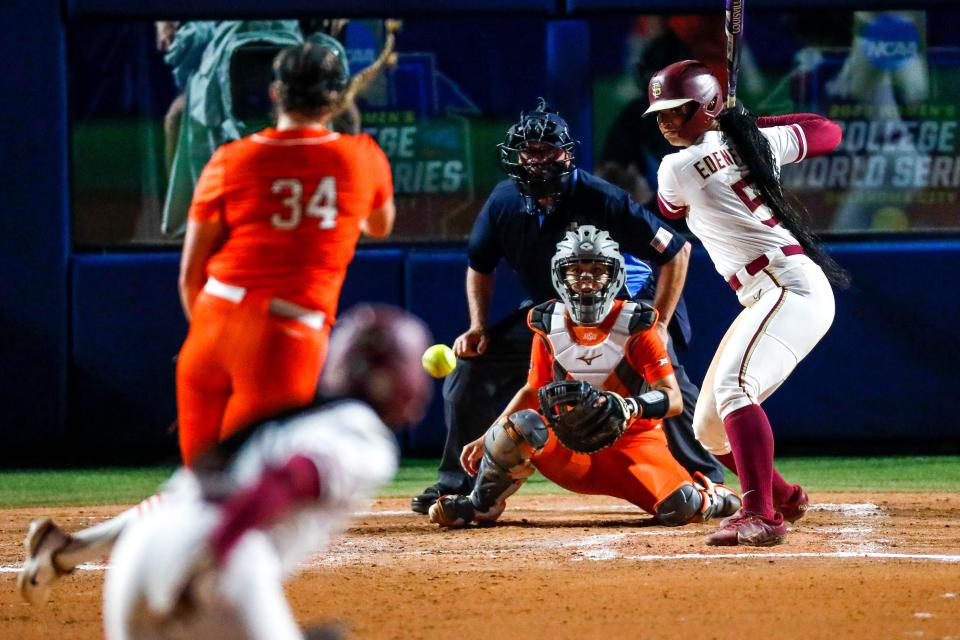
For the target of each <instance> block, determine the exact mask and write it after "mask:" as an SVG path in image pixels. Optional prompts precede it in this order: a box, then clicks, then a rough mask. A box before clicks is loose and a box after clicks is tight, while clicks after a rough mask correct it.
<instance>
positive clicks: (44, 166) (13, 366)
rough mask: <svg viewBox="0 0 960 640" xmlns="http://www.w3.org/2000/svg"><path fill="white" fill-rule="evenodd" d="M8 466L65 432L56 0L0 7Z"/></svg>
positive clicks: (3, 396) (61, 106)
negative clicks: (19, 453)
mask: <svg viewBox="0 0 960 640" xmlns="http://www.w3.org/2000/svg"><path fill="white" fill-rule="evenodd" d="M0 24H2V25H6V26H5V27H4V28H3V30H4V34H3V37H2V38H0V59H2V60H4V61H5V62H4V89H3V90H2V91H0V114H2V117H0V166H3V168H4V170H3V175H2V177H0V193H3V215H2V216H0V273H2V274H3V277H2V278H0V300H2V301H3V302H2V304H0V332H2V335H3V336H4V339H3V343H2V344H3V346H2V347H0V349H2V350H0V362H2V363H3V371H4V375H3V384H0V406H2V407H3V421H2V423H0V443H2V444H3V445H5V446H3V447H0V450H2V451H4V456H2V457H0V461H2V462H7V463H9V462H13V461H14V459H13V458H12V457H8V455H9V454H10V453H11V450H12V448H14V447H16V448H19V446H23V445H29V444H37V443H42V442H49V441H56V440H57V439H59V438H61V437H62V436H63V434H64V426H65V425H64V422H65V415H66V411H65V405H66V403H65V399H66V369H67V241H68V232H67V194H68V190H67V188H66V185H67V178H66V175H67V146H66V145H67V121H66V96H65V94H66V77H65V70H64V60H63V57H64V32H63V25H62V23H61V21H60V6H59V3H57V2H55V1H53V0H46V1H42V2H29V1H27V0H11V1H9V2H3V3H0Z"/></svg>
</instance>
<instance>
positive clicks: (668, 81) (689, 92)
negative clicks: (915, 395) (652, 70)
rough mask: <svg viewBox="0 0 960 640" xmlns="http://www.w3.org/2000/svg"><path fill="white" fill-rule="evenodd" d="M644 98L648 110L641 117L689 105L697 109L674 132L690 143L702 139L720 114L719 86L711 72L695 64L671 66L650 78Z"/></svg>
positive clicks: (721, 95) (682, 63) (695, 62)
mask: <svg viewBox="0 0 960 640" xmlns="http://www.w3.org/2000/svg"><path fill="white" fill-rule="evenodd" d="M647 97H648V98H649V99H650V107H649V108H648V109H647V110H646V111H645V112H644V113H643V115H649V114H651V113H656V112H657V111H663V110H664V109H673V108H676V107H679V106H680V105H682V104H686V103H688V102H696V103H697V105H699V106H698V108H697V109H696V111H694V112H693V114H692V115H691V116H690V117H689V118H688V119H687V121H686V123H685V124H684V125H683V127H681V129H680V131H678V132H677V133H678V134H679V135H680V137H681V138H683V139H685V140H690V141H694V140H696V139H697V138H699V137H700V136H702V135H703V133H704V132H705V131H706V130H707V129H708V128H709V127H710V124H711V122H713V120H714V119H715V118H716V117H717V116H718V115H719V114H720V112H721V111H722V110H723V92H722V91H721V89H720V83H719V82H718V81H717V79H716V77H714V75H713V74H712V73H710V70H709V69H707V67H706V66H704V65H703V63H701V62H699V61H697V60H682V61H680V62H674V63H673V64H671V65H669V66H667V67H664V68H663V69H661V70H660V71H658V72H657V73H656V74H654V76H653V77H652V78H650V84H649V85H648V86H647Z"/></svg>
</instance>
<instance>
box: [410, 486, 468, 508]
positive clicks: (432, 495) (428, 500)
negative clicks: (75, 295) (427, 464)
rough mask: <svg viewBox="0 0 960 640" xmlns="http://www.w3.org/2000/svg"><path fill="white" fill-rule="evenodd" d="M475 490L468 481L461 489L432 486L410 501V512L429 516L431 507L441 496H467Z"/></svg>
mask: <svg viewBox="0 0 960 640" xmlns="http://www.w3.org/2000/svg"><path fill="white" fill-rule="evenodd" d="M472 489H473V483H471V482H469V481H467V482H464V483H463V484H462V485H460V486H459V487H448V486H446V485H443V484H440V483H439V482H438V483H437V484H432V485H430V486H429V487H427V488H426V489H424V490H423V493H421V494H420V495H416V496H413V498H411V499H410V510H411V511H413V512H414V513H422V514H423V515H427V513H428V512H429V511H430V507H432V506H433V503H434V502H436V501H437V500H439V499H440V496H444V495H447V494H462V495H466V494H468V493H470V491H471V490H472Z"/></svg>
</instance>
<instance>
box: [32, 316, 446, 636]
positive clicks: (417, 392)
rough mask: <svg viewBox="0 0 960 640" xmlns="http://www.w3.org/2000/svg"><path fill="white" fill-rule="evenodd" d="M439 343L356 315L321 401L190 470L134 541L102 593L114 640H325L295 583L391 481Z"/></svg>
mask: <svg viewBox="0 0 960 640" xmlns="http://www.w3.org/2000/svg"><path fill="white" fill-rule="evenodd" d="M430 342H431V340H430V336H429V333H428V332H427V330H426V328H425V327H424V325H423V324H422V323H421V322H420V321H419V320H418V319H416V318H414V317H413V316H411V315H409V314H407V313H405V312H403V311H401V310H399V309H395V308H392V307H386V306H360V307H357V308H355V309H353V310H351V311H350V312H349V313H348V314H346V315H345V316H344V317H343V319H342V320H341V322H340V323H339V324H338V326H337V329H336V330H335V331H334V333H333V337H332V339H331V342H330V354H329V361H328V366H327V368H326V369H325V371H324V375H323V377H322V379H321V382H320V390H319V400H317V401H316V402H315V403H313V404H312V405H311V406H309V407H306V408H303V409H299V410H297V411H295V412H288V413H285V414H281V415H279V416H277V417H275V418H270V419H267V420H265V421H263V422H261V423H260V424H259V425H257V426H256V427H254V428H252V429H248V430H245V431H244V433H242V434H239V435H238V436H237V437H235V438H233V439H231V440H228V441H226V442H224V443H221V444H220V445H218V446H217V447H216V448H215V449H213V450H212V451H210V452H208V453H206V454H204V456H202V457H201V458H200V460H198V461H197V463H196V464H195V465H194V466H193V467H190V468H187V467H185V468H183V469H181V470H180V471H178V472H177V473H176V474H174V476H173V477H172V478H171V479H170V480H169V481H168V483H167V493H166V494H165V495H166V499H165V500H164V502H163V504H161V505H160V506H158V507H157V508H156V509H154V510H152V511H150V512H149V513H147V514H145V515H144V516H143V517H141V518H139V519H137V520H135V521H134V522H132V523H131V524H130V525H129V526H128V527H127V528H126V529H125V530H124V532H123V534H122V535H121V536H120V538H119V540H118V541H117V544H116V546H115V547H114V551H113V553H112V555H111V557H110V569H109V570H108V572H107V577H106V583H105V586H104V623H105V626H106V637H107V639H108V640H127V639H133V638H157V639H159V638H204V639H214V638H225V639H226V638H231V639H233V638H237V639H249V640H286V639H300V638H305V637H306V638H313V637H320V633H319V630H317V632H315V633H314V634H311V633H307V634H306V635H305V634H304V632H302V631H301V630H300V628H299V627H298V626H297V624H296V622H295V620H294V618H293V615H292V613H291V612H290V609H289V606H288V604H287V601H286V598H285V597H284V593H283V581H284V580H285V579H287V578H289V577H290V576H291V575H293V574H294V573H295V572H296V571H297V568H298V564H299V563H300V562H302V561H303V560H305V559H306V558H307V557H308V556H309V555H311V554H313V553H315V552H316V551H317V550H318V549H320V548H322V547H323V546H324V545H326V544H327V543H328V542H329V541H330V539H331V538H332V537H333V536H335V535H337V534H338V533H339V532H340V531H341V530H342V529H343V528H344V527H345V525H346V521H347V520H348V518H349V517H350V515H351V514H352V513H353V512H354V511H355V510H356V509H357V508H359V507H361V506H362V504H363V501H365V500H366V499H368V498H369V497H370V496H371V495H372V494H373V492H375V491H376V490H377V489H379V488H380V487H381V486H382V485H383V484H384V483H386V482H387V481H388V480H389V479H390V478H392V477H393V474H394V472H395V470H396V466H397V458H398V453H397V447H396V442H395V440H394V437H393V435H392V434H391V429H398V428H400V427H402V426H404V425H407V424H409V423H411V422H414V421H416V420H418V419H419V418H420V417H422V415H423V410H424V408H425V406H426V403H427V401H428V400H429V397H430V393H431V390H432V383H431V381H430V380H429V378H427V375H426V373H425V372H424V371H423V369H422V367H421V364H420V356H421V354H422V353H423V350H424V349H426V347H427V346H428V345H429V344H430ZM388 427H389V429H388ZM48 560H49V558H48Z"/></svg>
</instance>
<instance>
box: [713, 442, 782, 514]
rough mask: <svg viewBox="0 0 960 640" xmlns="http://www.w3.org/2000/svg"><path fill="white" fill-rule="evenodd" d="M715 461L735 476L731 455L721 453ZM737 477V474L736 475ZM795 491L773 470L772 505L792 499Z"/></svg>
mask: <svg viewBox="0 0 960 640" xmlns="http://www.w3.org/2000/svg"><path fill="white" fill-rule="evenodd" d="M714 457H715V458H716V459H717V460H719V461H720V463H721V464H723V466H725V467H726V468H727V469H729V470H730V471H731V472H732V473H734V474H737V461H736V460H735V459H734V457H733V453H732V452H731V453H721V454H720V455H715V456H714ZM737 475H739V474H737ZM795 491H797V487H796V485H792V484H790V483H789V482H787V481H786V480H784V479H783V476H781V475H780V472H779V471H777V468H776V467H774V468H773V504H774V505H781V504H783V503H785V502H787V501H789V500H790V499H791V498H793V494H794V492H795Z"/></svg>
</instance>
